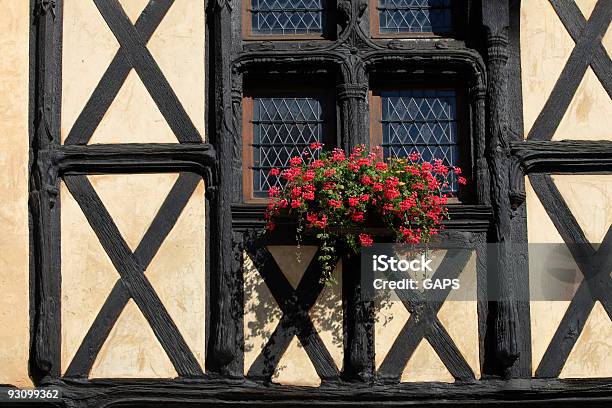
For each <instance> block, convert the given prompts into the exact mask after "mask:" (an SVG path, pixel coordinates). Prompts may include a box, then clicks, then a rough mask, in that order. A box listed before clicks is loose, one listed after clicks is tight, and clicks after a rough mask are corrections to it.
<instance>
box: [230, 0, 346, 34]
mask: <svg viewBox="0 0 612 408" xmlns="http://www.w3.org/2000/svg"><path fill="white" fill-rule="evenodd" d="M323 1H324V3H325V4H324V5H323V11H322V13H323V21H322V30H321V32H320V33H316V34H314V33H309V34H257V33H253V25H252V21H251V15H252V14H251V11H250V8H251V0H242V17H241V20H242V39H243V40H245V41H262V40H270V41H299V40H327V39H333V38H332V37H333V34H334V29H335V9H336V0H323Z"/></svg>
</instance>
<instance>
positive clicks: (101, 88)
mask: <svg viewBox="0 0 612 408" xmlns="http://www.w3.org/2000/svg"><path fill="white" fill-rule="evenodd" d="M94 2H95V4H96V6H97V7H98V10H99V11H100V13H101V14H102V17H103V18H104V20H105V21H106V23H107V24H108V27H109V28H110V29H111V31H112V32H113V34H114V35H115V37H116V38H117V41H118V42H119V44H120V46H121V48H119V50H118V51H117V53H116V54H115V57H114V58H113V60H112V62H111V63H110V65H109V66H108V68H107V69H106V72H104V75H103V76H102V78H101V80H100V82H99V83H98V85H97V86H96V89H95V90H94V92H93V93H92V95H91V97H90V98H89V100H88V101H87V103H86V104H85V107H84V108H83V111H82V112H81V114H80V115H79V117H78V118H77V120H76V122H75V123H74V126H73V127H72V129H71V130H70V133H69V134H68V137H67V138H66V141H65V144H67V145H69V144H79V145H81V144H87V143H88V142H89V140H90V139H91V137H92V135H93V134H94V132H95V130H96V128H97V127H98V125H99V124H100V122H101V121H102V118H103V117H104V114H105V113H106V112H107V110H108V108H109V107H110V105H111V104H112V102H113V100H114V99H115V97H116V96H117V94H118V93H119V90H120V89H121V87H122V86H123V83H124V82H125V80H126V78H127V76H128V74H129V72H130V70H131V69H132V68H134V69H135V70H136V72H137V73H138V76H139V77H140V79H141V80H142V82H143V84H144V86H145V87H146V89H147V91H148V92H149V94H150V95H151V97H152V98H153V100H154V101H155V104H156V105H157V107H158V108H159V110H160V112H161V113H162V115H163V116H164V118H165V119H166V122H168V125H169V126H170V128H171V129H172V131H173V132H174V134H175V135H176V137H177V139H178V140H179V142H181V143H197V142H202V137H201V136H200V134H199V132H198V131H197V129H196V128H195V126H194V125H193V123H192V121H191V119H190V118H189V116H188V115H187V112H185V109H184V108H183V106H182V105H181V102H180V101H179V99H178V98H177V96H176V94H175V93H174V91H173V90H172V87H171V86H170V84H169V83H168V81H167V80H166V78H165V77H164V74H163V73H162V71H161V69H160V68H159V66H158V65H157V64H156V62H155V59H154V58H153V56H152V55H151V53H150V52H149V50H148V49H147V46H146V44H147V42H148V41H149V39H150V38H151V36H152V35H153V33H154V32H155V29H156V28H157V27H158V26H159V24H160V23H161V21H162V20H163V18H164V16H165V15H166V13H167V12H168V10H169V9H170V7H171V6H172V4H173V3H174V0H151V1H149V4H148V5H147V6H146V7H145V9H144V10H143V12H142V14H141V15H140V17H139V18H138V20H137V21H136V24H135V25H132V23H131V22H130V19H129V17H128V16H127V15H126V14H125V11H124V10H123V8H122V7H121V4H119V2H118V0H94Z"/></svg>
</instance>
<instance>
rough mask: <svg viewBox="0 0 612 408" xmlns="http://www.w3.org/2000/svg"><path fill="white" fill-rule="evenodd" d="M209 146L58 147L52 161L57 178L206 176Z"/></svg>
mask: <svg viewBox="0 0 612 408" xmlns="http://www.w3.org/2000/svg"><path fill="white" fill-rule="evenodd" d="M215 157H216V154H215V149H214V148H213V147H212V145H210V144H179V143H160V144H144V145H143V144H108V145H86V146H77V145H71V146H61V147H59V148H58V149H57V150H56V151H55V155H54V160H55V162H56V163H57V165H58V168H59V172H60V174H95V173H108V172H114V173H118V172H126V171H129V172H135V171H136V172H151V171H168V170H177V171H178V170H191V171H194V172H198V173H202V174H204V173H206V172H207V171H208V169H211V168H213V167H214V165H215Z"/></svg>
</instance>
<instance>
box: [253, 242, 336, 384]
mask: <svg viewBox="0 0 612 408" xmlns="http://www.w3.org/2000/svg"><path fill="white" fill-rule="evenodd" d="M245 249H246V251H247V253H248V254H249V257H250V258H251V259H252V261H253V263H254V265H255V267H256V268H257V270H258V271H259V273H260V275H261V276H262V278H263V280H264V282H265V283H266V285H267V286H268V289H269V290H270V292H271V293H272V296H274V299H275V300H276V303H277V304H278V306H279V307H280V309H281V311H282V313H283V316H282V318H281V320H280V322H279V323H278V325H277V326H276V329H275V330H274V332H273V333H272V335H271V336H270V339H269V340H268V342H267V343H266V345H265V346H264V348H263V350H262V351H261V353H260V354H259V356H257V358H256V359H255V362H254V363H253V365H252V366H251V368H250V369H249V371H248V373H247V375H248V376H250V377H260V378H265V379H270V378H271V377H272V375H273V374H274V369H275V368H276V366H277V365H278V363H279V361H280V359H281V357H282V356H283V354H284V352H285V350H287V347H289V344H290V343H291V340H292V338H293V336H294V335H295V336H297V337H298V339H299V340H300V342H301V343H302V346H304V350H305V351H306V353H307V354H308V357H309V358H310V360H311V361H312V364H313V366H314V368H315V370H316V371H317V374H318V375H319V377H320V378H321V379H323V380H326V379H333V378H337V377H338V376H339V375H340V372H339V370H338V367H336V364H335V363H334V360H333V358H332V356H331V354H330V353H329V351H328V350H327V348H326V347H325V344H324V343H323V341H322V340H321V337H319V334H318V333H317V330H316V329H315V327H314V326H313V324H312V320H311V319H310V316H309V314H308V312H309V310H310V309H311V308H312V306H313V305H314V304H315V302H316V301H317V298H318V296H319V294H320V293H321V291H322V290H323V287H324V286H325V283H324V282H322V281H321V279H320V277H321V270H322V267H321V264H320V263H319V261H318V256H319V255H320V252H319V251H320V250H319V251H318V252H317V254H316V255H315V256H314V257H313V260H312V261H311V262H310V264H309V265H308V267H307V269H306V272H304V276H303V277H302V279H301V280H300V283H299V284H298V287H297V289H295V290H294V289H293V287H292V286H291V284H290V283H289V281H288V280H287V278H286V277H285V275H284V274H283V272H282V271H281V269H280V268H279V266H278V264H277V263H276V261H275V260H274V257H273V256H272V254H270V251H269V250H268V249H267V247H266V246H265V245H263V243H262V242H261V240H259V239H254V240H250V241H248V242H247V243H246V245H245Z"/></svg>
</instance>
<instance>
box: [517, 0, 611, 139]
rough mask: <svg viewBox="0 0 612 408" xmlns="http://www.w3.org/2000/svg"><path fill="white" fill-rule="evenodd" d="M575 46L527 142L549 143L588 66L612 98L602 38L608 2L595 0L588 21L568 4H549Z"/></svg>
mask: <svg viewBox="0 0 612 408" xmlns="http://www.w3.org/2000/svg"><path fill="white" fill-rule="evenodd" d="M550 3H551V5H552V6H553V8H554V9H555V11H556V12H557V15H558V16H559V19H560V20H561V22H562V23H563V25H564V26H565V28H566V30H567V31H568V33H569V35H570V36H571V37H572V39H573V40H574V41H575V43H576V45H575V46H574V49H573V50H572V53H571V54H570V56H569V58H568V60H567V62H566V63H565V67H564V68H563V71H561V75H560V76H559V78H558V79H557V83H556V84H555V86H554V87H553V90H552V91H551V93H550V95H549V96H548V100H547V101H546V104H545V105H544V108H543V109H542V111H541V112H540V114H539V115H538V117H537V119H536V121H535V122H534V124H533V126H532V128H531V130H530V131H529V134H528V135H527V139H528V140H551V139H552V137H553V135H554V133H555V131H556V130H557V128H558V127H559V125H560V123H561V120H562V119H563V116H564V115H565V112H566V111H567V109H568V108H569V105H570V103H571V101H572V99H573V97H574V94H575V93H576V90H577V89H578V86H579V85H580V82H581V81H582V78H584V75H585V74H586V71H587V68H588V67H589V66H590V67H591V68H592V69H593V72H594V73H595V75H597V78H598V79H599V81H600V82H601V84H602V85H603V87H604V89H605V90H606V92H607V93H608V95H609V96H610V98H612V61H611V60H610V56H609V55H608V53H607V52H606V50H605V48H604V46H603V44H602V38H603V36H604V34H605V33H606V30H607V29H608V26H609V25H610V20H611V19H612V0H599V1H598V2H597V4H596V5H595V8H594V9H593V12H592V13H591V16H590V18H589V20H588V21H586V20H585V18H584V16H583V15H582V12H581V11H580V9H579V8H578V6H577V5H576V3H575V2H574V1H572V0H550Z"/></svg>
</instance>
